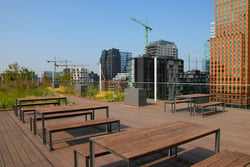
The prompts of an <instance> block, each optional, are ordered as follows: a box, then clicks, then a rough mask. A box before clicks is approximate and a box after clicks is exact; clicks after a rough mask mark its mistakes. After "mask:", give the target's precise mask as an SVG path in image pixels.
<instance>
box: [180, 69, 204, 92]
mask: <svg viewBox="0 0 250 167" xmlns="http://www.w3.org/2000/svg"><path fill="white" fill-rule="evenodd" d="M183 83H184V85H183V94H193V93H203V94H209V85H208V83H209V72H206V71H200V70H197V69H196V70H191V71H187V72H184V76H183Z"/></svg>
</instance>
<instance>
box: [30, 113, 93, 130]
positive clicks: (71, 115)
mask: <svg viewBox="0 0 250 167" xmlns="http://www.w3.org/2000/svg"><path fill="white" fill-rule="evenodd" d="M80 115H85V121H87V120H88V115H90V119H91V120H92V119H93V112H92V111H78V112H71V113H57V114H51V115H44V119H45V120H46V119H58V118H65V117H73V116H80ZM36 120H37V121H39V120H42V116H41V115H37V116H36ZM33 121H34V120H32V118H31V117H30V131H32V129H33V125H34V123H33ZM32 123H33V125H32Z"/></svg>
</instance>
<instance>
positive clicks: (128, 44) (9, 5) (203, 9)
mask: <svg viewBox="0 0 250 167" xmlns="http://www.w3.org/2000/svg"><path fill="white" fill-rule="evenodd" d="M130 17H134V18H136V19H138V20H141V21H142V22H145V21H147V22H148V23H149V25H150V26H151V27H152V28H153V30H152V31H150V32H149V42H150V41H156V40H160V39H163V40H168V41H171V42H175V43H176V45H177V47H178V50H179V58H181V59H184V61H185V69H187V68H188V62H187V61H188V58H187V57H186V56H185V55H187V54H190V55H191V62H192V63H191V68H192V67H195V61H196V59H197V60H198V66H201V63H200V62H199V60H201V58H202V57H203V55H204V42H205V41H206V40H208V39H209V38H210V23H211V22H212V21H213V20H214V1H213V0H21V1H20V0H0V72H3V71H4V70H5V69H6V68H7V66H8V65H9V64H11V63H14V62H17V63H18V64H19V65H20V66H25V67H28V68H29V69H31V70H34V71H35V72H37V73H41V72H42V71H44V70H53V64H52V63H47V62H46V61H47V60H53V59H54V57H56V58H57V60H60V61H63V60H66V59H67V60H69V61H71V64H83V65H90V66H89V67H87V68H88V69H89V70H92V71H95V72H97V71H98V66H97V63H98V62H99V58H100V56H101V52H102V50H104V49H111V48H118V49H119V50H120V51H129V52H132V54H133V57H137V56H138V55H141V54H143V51H144V46H145V37H144V28H143V27H142V26H140V25H139V24H137V23H135V22H133V21H132V20H131V19H130ZM57 70H58V71H60V70H61V68H57Z"/></svg>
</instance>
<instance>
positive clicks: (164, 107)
mask: <svg viewBox="0 0 250 167" xmlns="http://www.w3.org/2000/svg"><path fill="white" fill-rule="evenodd" d="M164 112H166V103H165V102H164Z"/></svg>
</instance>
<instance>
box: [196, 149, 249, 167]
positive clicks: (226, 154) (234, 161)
mask: <svg viewBox="0 0 250 167" xmlns="http://www.w3.org/2000/svg"><path fill="white" fill-rule="evenodd" d="M247 165H250V155H247V154H244V153H241V152H237V151H230V150H224V151H222V152H220V153H217V154H215V155H212V156H211V157H209V158H207V159H205V160H203V161H200V162H198V163H196V164H194V165H193V166H192V167H207V166H231V167H245V166H247Z"/></svg>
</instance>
